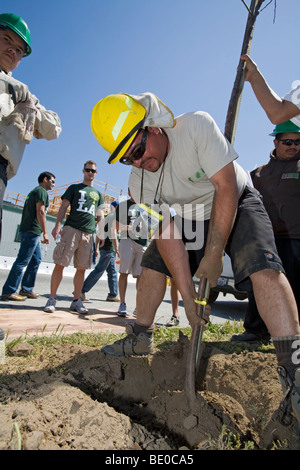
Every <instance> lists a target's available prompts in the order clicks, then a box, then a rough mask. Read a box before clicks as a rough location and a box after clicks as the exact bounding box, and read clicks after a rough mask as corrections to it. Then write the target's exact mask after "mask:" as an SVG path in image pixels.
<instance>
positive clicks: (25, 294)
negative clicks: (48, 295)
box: [19, 289, 40, 299]
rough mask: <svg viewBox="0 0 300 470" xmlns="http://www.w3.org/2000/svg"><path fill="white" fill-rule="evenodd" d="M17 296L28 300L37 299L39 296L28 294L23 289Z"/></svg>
mask: <svg viewBox="0 0 300 470" xmlns="http://www.w3.org/2000/svg"><path fill="white" fill-rule="evenodd" d="M19 294H20V295H22V296H23V297H28V299H37V298H38V297H39V296H40V294H36V293H35V292H29V291H28V290H24V289H21V290H20V292H19Z"/></svg>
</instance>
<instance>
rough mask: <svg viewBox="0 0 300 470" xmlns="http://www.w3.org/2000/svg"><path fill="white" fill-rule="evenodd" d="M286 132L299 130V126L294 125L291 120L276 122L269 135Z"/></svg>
mask: <svg viewBox="0 0 300 470" xmlns="http://www.w3.org/2000/svg"><path fill="white" fill-rule="evenodd" d="M286 132H300V127H298V126H296V124H294V123H293V122H292V121H285V122H282V123H281V124H277V126H276V127H275V129H274V130H273V132H272V134H269V135H276V134H285V133H286Z"/></svg>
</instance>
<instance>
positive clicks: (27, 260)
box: [2, 232, 42, 295]
mask: <svg viewBox="0 0 300 470" xmlns="http://www.w3.org/2000/svg"><path fill="white" fill-rule="evenodd" d="M20 239H21V246H20V249H19V253H18V256H17V258H16V260H15V262H14V264H13V265H12V267H11V270H10V273H9V275H8V278H7V279H6V282H5V284H4V286H3V288H2V295H8V294H14V293H15V292H16V291H17V289H18V287H19V285H20V282H21V279H22V284H21V289H23V290H25V291H27V292H32V289H33V287H34V284H35V279H36V275H37V271H38V269H39V265H40V264H41V261H42V255H41V248H40V237H39V235H35V234H34V233H30V232H20ZM26 266H27V268H26V271H25V273H24V275H23V270H24V268H25V267H26ZM22 275H23V277H22Z"/></svg>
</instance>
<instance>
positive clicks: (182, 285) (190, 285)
mask: <svg viewBox="0 0 300 470" xmlns="http://www.w3.org/2000/svg"><path fill="white" fill-rule="evenodd" d="M156 243H157V248H158V250H159V252H160V254H161V256H162V258H163V260H164V262H165V264H166V266H167V267H168V269H169V271H170V273H171V274H172V278H173V280H174V282H175V284H176V286H177V289H178V290H179V292H180V294H181V297H182V300H183V303H184V309H185V313H186V316H187V318H188V320H189V323H190V325H191V327H193V326H194V325H196V324H201V323H202V320H200V318H199V317H198V316H197V307H196V303H195V301H194V299H195V297H196V292H195V286H194V281H193V279H192V275H191V270H190V265H189V259H188V253H187V251H186V249H185V246H184V244H183V241H182V240H180V239H169V240H166V239H159V240H156ZM174 253H176V256H175V255H174Z"/></svg>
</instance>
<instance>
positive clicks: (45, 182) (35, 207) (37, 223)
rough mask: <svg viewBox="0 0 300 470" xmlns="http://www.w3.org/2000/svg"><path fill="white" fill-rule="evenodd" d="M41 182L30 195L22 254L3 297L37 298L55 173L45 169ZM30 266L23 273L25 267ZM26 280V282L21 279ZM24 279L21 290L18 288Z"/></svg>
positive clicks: (22, 233)
mask: <svg viewBox="0 0 300 470" xmlns="http://www.w3.org/2000/svg"><path fill="white" fill-rule="evenodd" d="M38 183H39V185H38V186H37V187H36V188H34V189H33V190H32V191H31V192H30V193H29V194H28V196H27V198H26V201H25V204H24V209H23V213H22V220H21V224H20V239H21V245H20V249H19V253H18V256H17V258H16V260H15V262H14V264H13V265H12V268H11V270H10V273H9V275H8V278H7V280H6V282H5V284H4V286H3V289H2V297H1V300H17V301H19V300H20V301H21V300H26V297H28V298H30V299H36V298H37V297H38V294H35V293H34V292H33V287H34V284H35V280H36V275H37V271H38V268H39V265H40V263H41V260H42V256H41V249H40V243H39V242H40V235H41V234H43V240H42V241H41V243H45V244H47V245H48V244H49V237H48V233H47V227H46V209H47V207H48V205H49V196H48V193H47V191H49V190H50V189H52V188H53V186H54V184H55V176H54V175H53V174H52V173H49V172H48V171H44V172H43V173H41V174H40V176H39V177H38ZM26 266H27V268H26V271H25V273H24V275H23V277H22V274H23V270H24V268H25V267H26ZM21 280H22V282H21ZM20 282H21V290H20V293H19V294H17V289H18V287H19V285H20Z"/></svg>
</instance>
